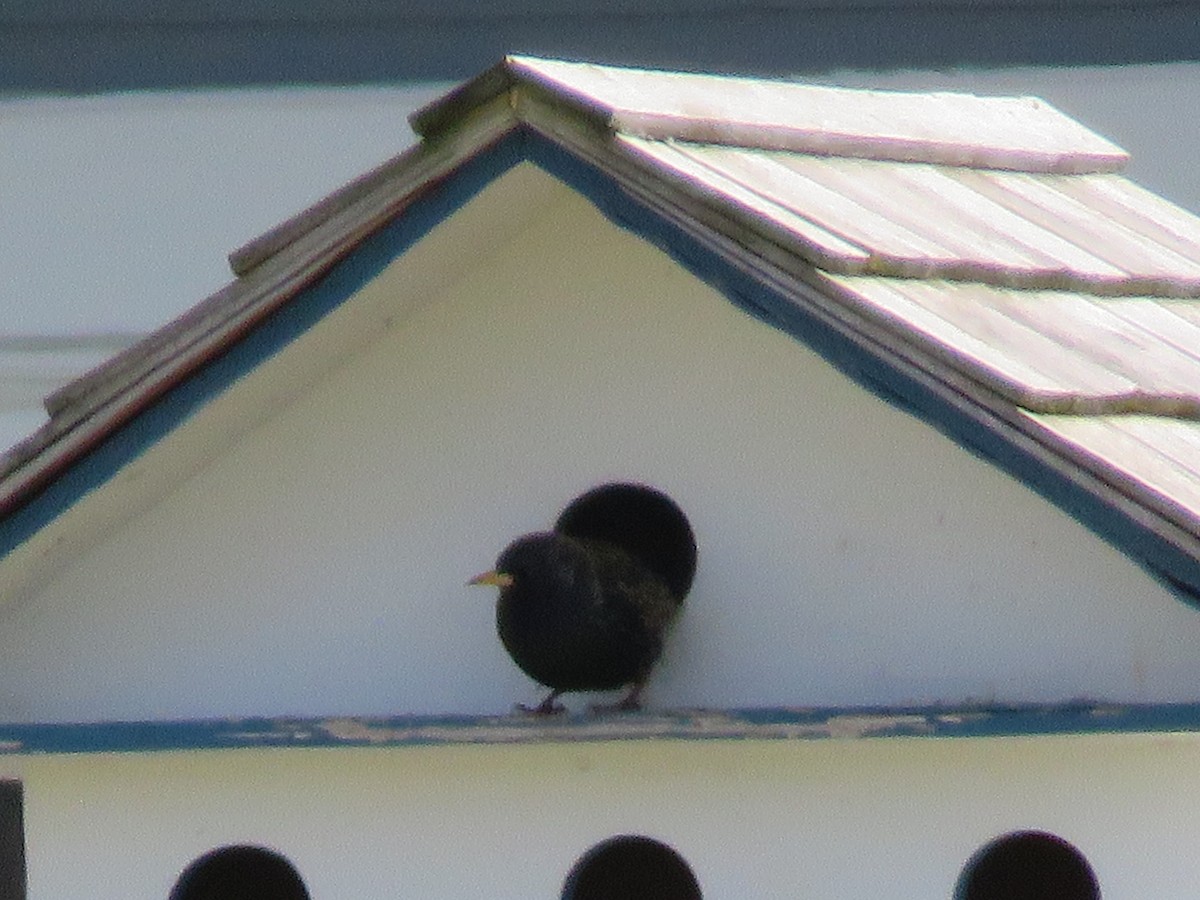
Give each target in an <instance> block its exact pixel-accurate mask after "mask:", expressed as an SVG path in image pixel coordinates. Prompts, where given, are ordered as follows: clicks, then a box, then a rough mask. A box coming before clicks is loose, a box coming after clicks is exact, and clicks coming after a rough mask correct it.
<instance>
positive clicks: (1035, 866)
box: [954, 831, 1100, 900]
mask: <svg viewBox="0 0 1200 900" xmlns="http://www.w3.org/2000/svg"><path fill="white" fill-rule="evenodd" d="M954 897H955V900H1100V885H1099V884H1098V883H1097V881H1096V876H1095V873H1093V872H1092V867H1091V866H1090V865H1088V861H1087V860H1086V859H1085V858H1084V856H1083V854H1082V853H1080V852H1079V851H1078V850H1077V849H1075V847H1073V846H1072V845H1071V844H1070V843H1068V842H1067V841H1064V840H1063V839H1062V838H1060V837H1057V836H1056V835H1053V834H1048V833H1046V832H1044V831H1018V832H1014V833H1012V834H1006V835H1004V836H1003V837H999V838H997V839H996V840H994V841H992V842H991V843H990V844H987V845H985V846H984V847H983V848H982V849H980V850H979V851H978V852H977V853H976V854H975V855H974V856H973V857H971V859H970V860H969V861H968V862H967V865H966V866H965V867H964V869H963V872H962V875H961V876H959V879H958V886H957V888H956V890H955V892H954Z"/></svg>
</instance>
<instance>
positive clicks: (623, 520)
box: [554, 482, 696, 601]
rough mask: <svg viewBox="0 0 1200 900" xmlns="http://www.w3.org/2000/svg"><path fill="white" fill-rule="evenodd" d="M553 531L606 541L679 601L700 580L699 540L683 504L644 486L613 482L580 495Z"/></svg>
mask: <svg viewBox="0 0 1200 900" xmlns="http://www.w3.org/2000/svg"><path fill="white" fill-rule="evenodd" d="M554 530H555V531H557V532H559V533H560V534H565V535H568V536H570V537H574V538H591V539H593V540H602V541H607V542H608V543H610V544H615V545H616V546H618V547H620V548H621V549H623V550H624V551H625V552H626V553H629V554H631V555H632V556H634V557H636V558H637V559H640V560H641V561H642V563H643V564H644V565H646V566H647V567H648V568H649V569H650V571H652V572H656V573H657V574H658V575H659V577H660V578H662V579H663V581H665V582H666V584H667V587H668V588H670V590H671V593H673V594H674V595H675V596H676V598H678V599H679V600H680V601H682V600H683V598H684V597H686V596H687V593H688V591H689V590H691V588H692V580H693V579H694V578H695V576H696V535H695V534H694V533H693V532H692V526H691V523H690V522H688V518H687V516H686V515H684V512H683V510H682V509H680V508H679V505H678V504H677V503H676V502H675V501H674V500H672V499H671V498H670V497H668V496H667V495H666V494H664V493H663V492H662V491H659V490H656V489H654V488H652V487H647V486H646V485H644V484H633V483H627V482H612V483H610V484H602V485H600V486H599V487H595V488H592V489H591V490H590V491H588V492H587V493H584V494H580V495H579V496H578V497H576V498H575V499H574V500H572V501H571V502H570V503H569V504H567V508H566V509H564V510H563V511H562V514H561V515H560V516H559V517H558V521H557V522H556V523H555V525H554Z"/></svg>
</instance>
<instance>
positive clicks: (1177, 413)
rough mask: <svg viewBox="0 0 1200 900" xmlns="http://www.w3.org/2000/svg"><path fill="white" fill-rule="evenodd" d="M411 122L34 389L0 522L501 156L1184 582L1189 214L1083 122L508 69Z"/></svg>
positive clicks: (722, 83)
mask: <svg viewBox="0 0 1200 900" xmlns="http://www.w3.org/2000/svg"><path fill="white" fill-rule="evenodd" d="M412 122H413V126H414V128H415V129H416V130H417V132H418V133H419V134H420V135H421V136H422V138H423V140H422V142H421V144H420V145H418V146H417V147H415V148H414V149H413V150H411V151H409V152H408V153H405V154H403V155H402V156H400V157H397V158H396V159H394V160H392V161H390V162H388V163H385V164H384V165H383V166H381V167H379V168H378V169H376V170H375V171H373V172H370V173H368V174H367V175H365V176H363V177H362V178H360V179H359V180H358V181H356V182H353V183H352V184H350V185H347V186H346V187H345V188H343V189H342V190H340V191H339V192H337V193H335V194H334V195H332V196H330V197H329V198H327V199H326V200H324V201H322V202H321V203H319V204H317V205H316V206H314V207H313V208H311V209H309V210H307V211H305V212H304V213H302V214H300V215H299V216H297V217H296V218H295V219H293V220H291V221H289V222H285V223H283V224H282V225H280V226H279V227H277V228H276V229H274V230H272V231H271V232H269V233H268V234H266V235H264V236H263V237H261V238H259V239H258V240H256V241H254V242H251V243H250V244H248V245H247V246H245V247H243V248H241V249H239V250H237V251H235V252H234V253H233V254H232V255H231V258H230V261H231V265H232V266H233V269H234V271H235V273H236V274H237V275H238V280H237V281H235V282H234V283H233V284H232V285H230V287H229V288H227V289H226V290H225V291H222V292H221V293H220V294H218V295H216V296H214V297H213V298H210V299H209V300H208V301H205V303H204V304H201V305H200V306H198V307H197V308H196V309H195V310H194V311H192V312H191V313H189V314H188V315H186V316H184V317H183V318H181V319H180V320H179V321H178V322H176V323H174V324H172V325H169V326H167V327H166V328H165V329H163V330H162V331H161V332H159V333H158V334H156V335H154V336H152V337H151V338H149V339H148V340H147V341H146V342H144V343H143V344H141V345H139V346H138V347H135V348H132V349H131V350H130V351H127V352H126V353H124V354H122V355H121V356H119V357H118V358H116V359H115V360H114V361H113V362H112V363H110V364H109V365H107V366H104V367H101V368H100V369H98V370H96V371H95V372H93V373H91V374H89V375H88V376H85V377H84V378H83V379H81V380H79V381H78V382H76V383H75V384H73V385H70V386H68V387H67V388H65V389H64V390H63V391H61V392H59V393H58V394H56V395H55V396H53V397H51V398H50V399H49V400H48V402H47V407H48V409H49V411H50V412H51V421H50V423H49V424H48V425H47V426H46V427H45V428H44V429H42V431H41V432H39V433H38V434H35V435H34V436H33V437H32V438H31V439H30V440H28V441H26V442H25V443H24V444H22V445H20V446H18V447H17V448H15V449H14V450H13V451H11V452H10V453H9V454H8V455H7V456H6V457H4V458H3V459H2V460H0V513H3V514H12V513H13V512H14V511H16V510H19V509H21V508H23V507H25V506H26V505H27V504H29V503H31V502H34V501H35V500H36V498H37V496H38V495H39V492H41V491H42V490H44V488H45V486H46V485H47V484H48V483H52V482H53V481H54V480H55V479H58V478H60V477H61V475H62V473H63V472H65V471H66V470H67V469H68V468H69V467H70V466H71V465H73V464H74V462H75V461H76V460H77V459H78V458H80V456H81V455H82V454H86V453H87V452H88V451H89V448H90V447H93V446H95V444H96V443H97V441H98V440H100V439H101V438H102V437H104V436H105V435H107V434H109V433H111V432H112V430H114V429H117V428H120V427H122V426H123V424H124V423H125V422H126V421H128V420H129V419H130V418H131V417H132V416H134V415H136V414H137V412H138V411H139V410H140V409H142V408H144V407H145V405H146V404H147V403H149V402H150V400H151V399H153V398H154V397H156V396H159V395H161V394H162V393H163V392H166V391H169V390H171V389H172V388H173V387H174V386H175V385H177V384H178V383H179V382H180V380H181V379H184V378H186V377H188V376H189V374H190V373H193V372H195V371H197V370H199V369H200V368H202V367H203V366H204V365H206V364H207V362H209V361H210V360H212V359H213V358H214V357H215V356H216V355H217V354H219V353H221V352H222V349H223V348H225V347H228V346H229V345H230V344H231V343H233V342H236V341H238V340H240V339H241V337H242V336H244V335H245V334H246V333H248V332H249V331H251V330H253V329H254V327H255V325H256V323H257V322H258V321H260V320H261V319H262V318H263V317H265V316H267V315H269V314H270V313H271V311H273V310H275V309H278V308H279V307H280V306H282V305H284V304H286V303H287V302H288V301H289V299H290V298H291V297H293V296H295V295H296V294H297V293H298V292H300V291H302V290H303V289H304V287H305V286H306V284H308V283H310V282H311V280H312V279H313V278H315V277H317V275H319V274H320V273H321V272H323V271H326V270H328V268H329V267H330V266H332V265H334V264H336V262H337V261H338V260H339V259H341V258H343V257H345V256H346V255H347V254H349V253H352V252H353V250H354V248H355V246H356V245H357V244H358V243H359V242H361V241H362V240H363V239H364V237H365V236H367V235H369V234H370V233H372V231H373V230H375V229H378V228H379V227H381V226H382V225H383V224H384V223H386V222H388V221H390V220H392V219H394V218H396V217H397V216H403V215H404V214H405V211H406V209H407V208H408V207H409V206H410V205H411V204H412V203H413V202H415V200H416V199H417V198H421V197H428V196H429V195H430V193H431V192H432V191H437V190H440V189H442V188H443V187H444V186H445V185H447V184H449V183H451V182H453V181H454V180H455V179H457V178H462V177H464V176H463V175H462V173H463V172H464V171H465V169H466V167H468V166H469V165H470V164H473V163H478V162H479V161H480V160H481V159H483V158H484V157H485V156H487V154H489V153H495V152H496V148H497V147H500V146H505V147H507V148H508V150H507V151H506V152H507V155H505V156H504V157H503V160H504V161H502V162H496V163H494V165H495V166H498V167H503V166H508V165H512V164H514V163H515V162H516V161H520V160H522V159H528V160H531V161H533V162H534V163H536V164H538V165H541V166H542V167H543V168H546V169H547V170H549V171H551V173H552V174H555V175H558V176H559V177H562V178H563V179H564V180H566V181H568V182H569V183H571V184H573V185H574V186H576V187H578V188H579V189H580V190H581V191H582V192H583V193H585V194H587V195H588V196H589V197H591V198H592V199H593V200H594V201H595V202H596V203H597V205H598V206H599V207H600V208H601V209H602V210H603V211H604V212H606V214H608V215H610V216H611V217H612V218H614V219H615V220H617V221H619V222H621V223H622V224H624V225H626V226H627V227H630V228H633V229H634V230H635V231H639V232H640V233H642V234H643V235H644V236H645V237H647V239H649V240H652V241H654V242H655V243H657V244H658V245H660V246H662V247H663V248H664V249H666V250H668V252H671V253H672V254H673V255H675V257H676V258H677V259H679V260H680V261H681V262H682V263H683V264H684V265H686V266H688V267H689V268H690V269H692V271H694V272H695V273H696V274H697V275H699V276H700V277H702V278H705V279H706V280H708V281H710V282H711V283H713V284H714V285H716V286H717V287H718V288H720V289H721V290H723V291H724V292H725V293H726V294H727V295H728V296H730V298H731V299H733V300H734V302H737V303H739V304H741V305H743V306H745V307H746V308H747V309H749V310H750V311H751V312H753V313H754V314H756V315H758V316H760V317H761V318H763V319H765V320H767V321H769V322H771V323H772V324H774V325H777V326H778V327H780V328H782V329H784V330H786V331H788V332H789V333H791V334H793V335H795V336H796V337H797V338H798V339H800V340H803V341H805V342H806V343H809V344H810V345H812V346H814V347H815V348H816V349H818V350H819V351H820V352H822V353H824V354H825V355H826V357H827V358H829V359H831V361H833V362H834V363H835V364H837V365H839V366H840V367H841V368H842V369H843V370H844V371H846V372H847V374H849V375H850V376H851V377H854V378H856V379H857V380H859V381H860V382H862V383H864V384H866V385H867V386H869V387H871V388H872V389H874V390H876V391H878V392H879V393H880V394H882V395H884V396H886V397H888V398H889V399H891V400H893V401H894V402H897V403H899V404H901V405H904V406H906V407H908V408H910V409H912V410H913V411H914V412H916V413H917V414H918V415H920V416H922V417H923V418H925V419H926V420H928V421H930V422H931V423H932V424H934V425H935V426H937V427H939V428H941V429H942V430H943V431H945V432H946V433H948V434H950V435H951V436H952V437H954V438H955V439H957V440H959V441H960V442H961V443H963V444H964V445H966V446H968V447H970V448H971V449H973V450H974V451H976V452H978V453H981V454H982V455H984V456H986V457H988V458H989V459H992V460H993V461H995V462H996V463H998V464H999V465H1001V466H1002V467H1004V468H1005V469H1006V470H1008V471H1010V472H1011V473H1013V474H1014V475H1016V476H1017V477H1019V478H1022V479H1023V480H1025V481H1026V482H1027V483H1029V484H1030V485H1031V486H1033V487H1034V488H1035V489H1037V490H1039V491H1040V492H1042V493H1043V494H1044V495H1046V496H1047V497H1049V498H1050V499H1052V500H1054V501H1055V502H1057V503H1059V504H1060V505H1061V506H1063V507H1064V508H1065V509H1067V510H1068V511H1069V512H1071V513H1072V514H1074V515H1076V516H1077V517H1079V518H1080V519H1081V520H1082V521H1084V522H1085V523H1086V524H1088V525H1089V526H1090V527H1092V528H1093V529H1094V530H1096V531H1097V532H1099V533H1101V534H1102V535H1104V536H1105V537H1107V538H1108V539H1110V540H1112V541H1113V542H1114V543H1115V544H1117V545H1118V546H1120V547H1121V548H1122V549H1124V550H1125V551H1126V552H1128V553H1129V554H1130V555H1131V556H1133V557H1134V558H1136V559H1138V560H1139V561H1140V562H1141V563H1142V564H1143V565H1145V566H1146V567H1147V568H1148V569H1150V570H1151V571H1152V572H1154V573H1156V574H1157V575H1159V576H1161V577H1162V578H1164V580H1166V581H1167V582H1168V583H1170V584H1172V585H1174V586H1176V587H1178V588H1180V589H1182V590H1183V591H1184V592H1185V593H1187V594H1189V595H1191V596H1200V219H1198V218H1197V217H1195V216H1193V215H1191V214H1190V213H1188V212H1186V211H1184V210H1182V209H1180V208H1178V207H1175V206H1174V205H1172V204H1170V203H1169V202H1167V201H1165V200H1163V199H1161V198H1159V197H1157V196H1155V195H1153V194H1151V193H1149V192H1147V191H1145V190H1143V189H1141V188H1139V187H1137V186H1136V185H1134V184H1133V183H1131V182H1130V181H1128V180H1127V179H1125V178H1124V177H1122V176H1121V175H1120V170H1121V168H1122V167H1123V166H1124V165H1125V163H1126V162H1127V156H1126V154H1125V153H1124V152H1123V151H1121V150H1120V149H1119V148H1117V147H1115V146H1114V145H1113V144H1111V143H1110V142H1108V141H1106V140H1105V139H1103V138H1102V137H1099V136H1098V135H1095V134H1094V133H1092V132H1090V131H1089V130H1087V129H1086V128H1084V127H1083V126H1082V125H1080V124H1079V123H1077V122H1075V121H1073V120H1072V119H1070V118H1068V117H1066V116H1064V115H1063V114H1061V113H1059V112H1058V111H1056V110H1054V109H1053V108H1052V107H1050V106H1048V105H1047V104H1045V103H1044V102H1042V101H1040V100H1037V99H1034V98H1026V97H1022V98H984V97H974V96H967V95H952V94H900V93H891V92H873V91H851V90H844V89H837V88H825V87H814V86H808V85H799V84H794V83H787V82H776V81H762V80H753V79H741V78H726V77H713V76H703V75H686V74H677V73H660V72H647V71H639V70H631V69H615V68H609V67H601V66H594V65H585V64H575V63H565V62H558V61H551V60H538V59H531V58H522V57H513V58H509V59H507V60H505V61H504V62H503V63H502V64H500V65H499V66H497V67H495V68H493V69H491V70H489V71H488V72H486V73H484V74H483V75H481V76H479V77H478V78H476V79H475V80H473V81H471V82H468V83H467V84H465V85H463V86H462V87H460V88H459V89H457V90H456V91H454V92H452V93H450V94H449V95H447V96H446V97H445V98H443V99H442V100H440V101H438V102H437V103H435V104H433V105H432V106H430V107H428V108H426V109H424V110H422V111H420V112H418V113H417V114H415V115H414V116H413V119H412ZM506 142H507V143H506ZM497 158H499V157H497ZM493 174H495V173H493ZM473 177H474V176H473ZM481 177H483V176H481ZM8 546H11V542H10V543H9V544H8ZM2 549H3V548H2V547H0V550H2Z"/></svg>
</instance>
